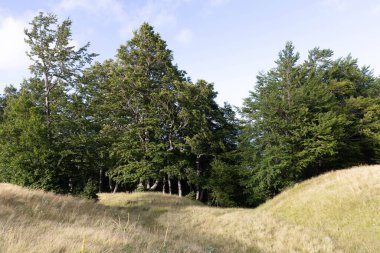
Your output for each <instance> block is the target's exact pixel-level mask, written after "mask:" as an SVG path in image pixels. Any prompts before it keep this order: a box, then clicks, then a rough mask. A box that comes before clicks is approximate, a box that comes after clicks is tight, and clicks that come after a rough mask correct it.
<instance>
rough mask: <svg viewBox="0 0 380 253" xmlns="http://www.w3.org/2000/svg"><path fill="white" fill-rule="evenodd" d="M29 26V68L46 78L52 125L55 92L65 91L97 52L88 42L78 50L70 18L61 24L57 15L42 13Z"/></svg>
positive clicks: (27, 35)
mask: <svg viewBox="0 0 380 253" xmlns="http://www.w3.org/2000/svg"><path fill="white" fill-rule="evenodd" d="M30 25H31V28H30V29H25V35H26V39H25V42H26V43H27V44H28V46H29V47H30V50H29V51H28V52H27V55H28V56H29V58H30V59H31V60H32V62H33V64H32V65H31V66H30V71H31V73H32V74H33V75H34V76H35V77H36V78H41V79H42V80H43V81H44V89H45V94H44V98H45V115H46V121H47V124H48V126H49V125H50V123H51V113H52V108H51V107H52V105H51V103H52V102H53V101H55V99H56V97H55V96H54V95H52V93H54V92H55V91H56V92H57V93H59V92H65V90H66V89H67V88H68V87H69V86H70V85H73V83H74V82H75V80H76V78H77V77H78V75H79V74H80V73H81V70H82V69H83V67H84V65H85V64H87V63H90V62H91V60H92V58H93V57H95V56H96V55H95V54H89V53H88V52H87V50H88V47H89V45H90V44H89V43H87V44H86V45H85V46H83V47H81V48H79V49H78V50H76V49H75V46H73V45H72V38H71V36H72V34H71V25H72V22H71V20H70V19H66V20H64V21H63V22H62V23H58V19H57V16H56V15H53V14H44V13H43V12H40V13H39V14H38V15H37V16H36V17H35V18H34V19H33V20H32V22H31V23H30ZM52 96H53V97H52Z"/></svg>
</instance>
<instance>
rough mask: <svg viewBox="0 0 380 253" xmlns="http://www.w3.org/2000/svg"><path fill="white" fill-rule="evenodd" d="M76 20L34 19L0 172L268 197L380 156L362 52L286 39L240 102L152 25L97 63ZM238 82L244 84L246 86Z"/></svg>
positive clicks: (10, 104) (230, 200) (7, 108)
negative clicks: (79, 40) (184, 66)
mask: <svg viewBox="0 0 380 253" xmlns="http://www.w3.org/2000/svg"><path fill="white" fill-rule="evenodd" d="M71 24H72V23H71V21H70V20H69V19H67V20H64V21H63V22H61V23H60V22H59V21H58V19H57V17H56V16H55V15H53V14H44V13H40V14H39V15H38V16H36V17H35V18H34V19H33V20H32V22H31V23H30V27H28V28H27V29H25V38H26V39H25V42H26V43H27V44H28V45H29V51H28V53H27V54H28V56H29V57H30V59H31V61H32V65H31V66H30V73H31V77H30V78H29V79H26V80H24V81H23V82H22V83H21V84H20V85H18V87H20V88H18V89H16V88H15V87H13V86H8V87H7V88H5V90H4V92H3V94H2V95H1V96H0V182H11V183H14V184H18V185H23V186H28V187H32V188H41V189H45V190H49V191H54V192H57V193H63V194H66V193H70V194H75V195H83V196H86V197H95V196H96V193H97V192H117V191H162V192H163V193H167V194H178V195H180V196H187V197H189V198H194V199H197V200H200V201H203V202H207V203H209V204H211V205H216V206H256V205H258V204H260V203H262V202H264V201H265V200H266V199H268V198H271V197H273V196H275V195H276V194H278V193H280V192H281V191H283V190H284V189H286V188H287V187H290V186H291V185H293V184H295V183H297V182H299V181H302V180H305V179H307V178H310V177H313V176H316V175H318V174H321V173H323V172H326V171H331V170H335V169H339V168H343V167H347V166H352V165H357V164H374V163H379V162H380V79H379V78H377V77H375V76H374V75H373V74H372V72H371V71H370V69H369V68H368V67H359V66H358V63H357V60H356V59H354V58H352V57H351V56H347V57H342V58H333V52H332V51H331V50H328V49H320V48H314V49H312V50H310V51H309V55H308V56H307V58H306V60H304V61H302V62H301V61H300V59H299V58H300V57H299V54H298V53H297V52H296V51H295V48H294V46H293V45H292V43H290V42H288V43H287V44H286V45H285V48H284V49H283V50H282V51H280V53H279V56H278V59H277V60H276V61H275V64H276V65H275V67H274V68H273V69H271V70H269V71H267V72H263V73H259V74H258V76H257V83H256V85H255V86H254V87H255V88H254V90H253V91H251V92H250V94H247V98H246V99H245V101H244V105H243V107H242V108H233V107H232V106H231V105H229V104H228V103H225V104H224V105H223V106H221V105H218V104H217V103H216V102H215V98H216V96H217V92H216V91H215V90H214V86H213V84H212V83H210V82H208V81H205V80H198V81H196V82H193V81H192V80H191V78H190V77H189V76H188V75H187V74H186V72H185V71H184V70H181V69H180V68H179V67H178V66H177V65H175V64H174V59H173V53H172V51H170V50H169V49H168V48H167V45H166V42H165V41H164V40H163V39H162V38H161V37H160V35H159V34H158V33H156V32H155V31H154V30H153V27H152V26H150V25H149V24H147V23H144V24H142V25H141V27H140V28H139V29H138V30H136V31H135V32H134V36H133V38H132V39H131V40H129V41H127V42H126V43H125V44H124V45H121V46H120V47H119V49H117V54H116V56H115V58H114V59H109V60H106V61H104V62H102V63H99V62H95V63H94V58H95V57H96V54H94V53H90V52H89V44H86V45H84V46H83V47H81V48H75V47H73V46H72V44H71V43H70V42H71V38H72V34H71ZM235 85H236V84H235Z"/></svg>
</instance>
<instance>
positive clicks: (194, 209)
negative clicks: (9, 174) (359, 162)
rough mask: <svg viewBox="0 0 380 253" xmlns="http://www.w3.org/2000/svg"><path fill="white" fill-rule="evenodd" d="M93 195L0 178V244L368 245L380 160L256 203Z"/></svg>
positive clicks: (373, 243)
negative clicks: (27, 186)
mask: <svg viewBox="0 0 380 253" xmlns="http://www.w3.org/2000/svg"><path fill="white" fill-rule="evenodd" d="M99 198H100V200H99V202H97V203H95V202H93V201H89V200H84V199H79V198H75V197H71V196H62V195H55V194H52V193H46V192H43V191H37V190H30V189H25V188H22V187H18V186H14V185H10V184H0V252H80V251H82V252H376V249H379V248H380V241H379V240H378V238H380V212H379V206H380V166H361V167H355V168H351V169H346V170H339V171H335V172H330V173H327V174H324V175H322V176H319V177H316V178H313V179H310V180H307V181H305V182H303V183H300V184H297V185H295V186H294V187H292V188H290V189H288V190H287V191H285V192H283V193H282V194H280V195H278V196H277V197H275V198H274V199H272V200H269V201H268V202H267V203H265V204H263V205H262V206H259V207H258V208H256V209H243V208H212V207H207V206H205V205H203V204H201V203H199V202H196V201H192V200H189V199H186V198H179V197H177V196H169V195H162V194H160V193H133V194H127V193H117V194H105V193H103V194H99Z"/></svg>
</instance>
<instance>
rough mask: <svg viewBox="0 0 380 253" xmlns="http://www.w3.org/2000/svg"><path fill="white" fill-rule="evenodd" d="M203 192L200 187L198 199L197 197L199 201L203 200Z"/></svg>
mask: <svg viewBox="0 0 380 253" xmlns="http://www.w3.org/2000/svg"><path fill="white" fill-rule="evenodd" d="M204 193H205V190H204V189H202V190H201V192H200V194H199V199H198V200H199V201H202V200H203V196H204Z"/></svg>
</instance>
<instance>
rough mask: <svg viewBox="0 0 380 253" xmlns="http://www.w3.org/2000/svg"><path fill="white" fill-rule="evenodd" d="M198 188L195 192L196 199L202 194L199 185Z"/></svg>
mask: <svg viewBox="0 0 380 253" xmlns="http://www.w3.org/2000/svg"><path fill="white" fill-rule="evenodd" d="M196 188H197V190H196V192H195V199H196V200H199V196H200V192H199V186H198V185H197V187H196Z"/></svg>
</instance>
